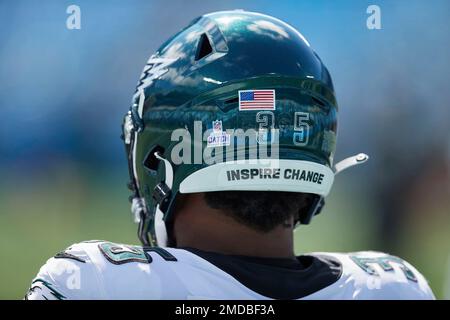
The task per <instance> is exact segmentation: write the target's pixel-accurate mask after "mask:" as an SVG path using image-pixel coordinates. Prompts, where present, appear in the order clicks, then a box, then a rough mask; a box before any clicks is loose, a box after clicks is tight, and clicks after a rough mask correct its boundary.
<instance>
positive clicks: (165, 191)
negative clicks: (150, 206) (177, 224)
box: [153, 152, 173, 247]
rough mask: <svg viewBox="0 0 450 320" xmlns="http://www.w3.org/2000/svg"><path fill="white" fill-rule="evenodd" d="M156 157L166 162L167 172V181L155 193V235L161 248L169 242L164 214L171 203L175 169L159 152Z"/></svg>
mask: <svg viewBox="0 0 450 320" xmlns="http://www.w3.org/2000/svg"><path fill="white" fill-rule="evenodd" d="M154 155H155V157H156V158H157V159H159V160H161V161H163V162H164V167H165V170H166V174H165V181H164V182H161V183H159V184H158V185H157V186H156V187H155V190H154V192H153V198H154V199H155V200H156V203H157V205H156V211H155V222H154V223H155V225H154V228H155V235H156V242H157V244H158V246H159V247H166V246H167V242H168V236H167V228H166V223H165V221H164V212H163V210H165V207H166V205H167V202H168V201H169V195H170V193H171V191H172V186H173V168H172V164H171V163H170V161H169V160H167V159H165V158H163V157H162V156H161V154H160V153H159V152H155V154H154Z"/></svg>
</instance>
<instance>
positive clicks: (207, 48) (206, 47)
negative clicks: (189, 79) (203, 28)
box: [195, 33, 213, 61]
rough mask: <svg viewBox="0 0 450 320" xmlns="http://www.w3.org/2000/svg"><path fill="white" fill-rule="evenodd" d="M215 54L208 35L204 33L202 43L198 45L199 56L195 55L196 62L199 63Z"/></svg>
mask: <svg viewBox="0 0 450 320" xmlns="http://www.w3.org/2000/svg"><path fill="white" fill-rule="evenodd" d="M212 52H213V49H212V46H211V43H210V42H209V39H208V36H207V35H206V33H203V34H202V35H201V36H200V41H199V43H198V48H197V54H196V55H195V61H198V60H200V59H202V58H204V57H206V56H207V55H209V54H210V53H212Z"/></svg>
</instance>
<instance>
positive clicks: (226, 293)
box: [25, 241, 434, 300]
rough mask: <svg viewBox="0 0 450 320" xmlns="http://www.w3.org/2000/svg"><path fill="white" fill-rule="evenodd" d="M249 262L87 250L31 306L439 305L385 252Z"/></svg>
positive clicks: (62, 258) (71, 256) (57, 266)
mask: <svg viewBox="0 0 450 320" xmlns="http://www.w3.org/2000/svg"><path fill="white" fill-rule="evenodd" d="M247 258H248V259H250V260H246V259H245V257H237V256H226V255H219V254H214V253H205V252H203V254H200V251H196V250H195V249H192V250H189V249H177V248H164V249H161V248H142V247H138V246H130V245H122V244H114V243H110V242H105V241H88V242H82V243H78V244H75V245H72V246H71V247H69V248H68V249H66V250H65V251H63V252H61V253H59V254H57V255H56V256H55V257H53V258H51V259H49V260H48V261H47V263H46V264H45V265H44V266H43V267H42V268H41V269H40V271H39V273H38V275H37V277H36V278H35V279H34V280H33V282H32V284H31V287H30V289H29V291H28V293H27V295H26V297H25V298H26V299H179V300H184V299H272V298H280V299H434V296H433V293H432V291H431V290H430V288H429V286H428V284H427V282H426V280H425V278H424V277H423V276H422V275H421V274H420V273H419V272H418V271H417V270H416V269H415V268H414V267H413V266H412V265H410V264H409V263H407V262H405V261H403V260H401V259H399V258H397V257H393V256H390V255H387V254H384V253H380V252H355V253H325V252H324V253H313V254H308V255H302V256H299V257H297V259H299V261H300V260H302V261H303V262H302V265H303V269H301V270H294V269H283V268H284V267H283V266H279V265H267V264H264V263H263V261H266V260H267V261H269V260H270V261H272V260H273V261H275V260H276V259H272V260H271V259H264V258H250V257H247ZM236 259H237V260H236ZM239 259H241V260H239ZM255 259H256V260H255ZM258 259H259V260H258ZM236 262H237V263H236ZM286 268H287V267H286ZM266 274H268V275H270V276H267V277H266ZM283 277H284V278H283ZM271 279H274V281H275V282H272V283H271V282H270V281H272V280H271Z"/></svg>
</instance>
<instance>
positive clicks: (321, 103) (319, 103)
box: [311, 97, 325, 107]
mask: <svg viewBox="0 0 450 320" xmlns="http://www.w3.org/2000/svg"><path fill="white" fill-rule="evenodd" d="M311 99H312V101H313V102H314V103H315V104H317V105H319V106H321V107H325V103H323V101H321V100H319V99H317V98H316V97H311Z"/></svg>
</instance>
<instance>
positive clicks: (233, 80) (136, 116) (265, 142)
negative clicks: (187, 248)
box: [123, 11, 367, 246]
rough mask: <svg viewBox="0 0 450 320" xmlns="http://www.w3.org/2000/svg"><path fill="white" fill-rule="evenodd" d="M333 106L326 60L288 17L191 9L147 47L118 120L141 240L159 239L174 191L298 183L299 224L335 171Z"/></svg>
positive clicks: (162, 241) (165, 239) (294, 186)
mask: <svg viewBox="0 0 450 320" xmlns="http://www.w3.org/2000/svg"><path fill="white" fill-rule="evenodd" d="M337 110H338V108H337V103H336V98H335V94H334V89H333V84H332V81H331V77H330V74H329V73H328V70H327V69H326V67H325V66H324V65H323V63H322V61H321V60H320V58H319V57H318V56H317V54H316V53H315V52H314V51H313V50H312V49H311V47H310V45H309V43H308V42H307V41H306V40H305V38H304V37H303V36H302V35H301V34H300V33H299V32H298V31H297V30H295V29H294V28H293V27H291V26H289V25H288V24H286V23H284V22H282V21H280V20H278V19H275V18H273V17H270V16H267V15H263V14H259V13H253V12H246V11H223V12H215V13H211V14H206V15H204V16H201V17H199V18H197V19H195V20H194V21H193V22H192V23H191V24H190V25H189V26H187V27H186V28H184V29H183V30H181V31H180V32H178V33H177V34H176V35H175V36H173V37H172V38H170V39H169V40H168V41H166V42H165V43H164V44H163V45H162V46H161V47H160V48H159V49H158V50H157V51H156V53H155V54H153V55H152V56H151V57H150V58H149V60H148V61H147V64H146V65H145V67H144V70H143V72H142V75H141V77H140V79H139V82H138V85H137V88H136V91H135V94H134V95H133V99H132V106H131V108H130V110H129V111H128V113H127V114H126V115H125V118H124V122H123V139H124V142H125V147H126V152H127V155H128V163H129V171H130V178H131V182H130V184H129V187H130V189H131V190H132V192H133V195H132V196H131V202H132V212H133V214H134V217H135V221H136V222H138V223H139V231H138V235H139V238H140V240H141V242H142V243H143V245H144V246H152V245H159V246H167V245H170V242H169V240H170V236H168V235H167V230H170V228H168V226H169V225H170V224H171V223H172V222H173V211H174V204H175V201H176V199H177V195H178V194H180V193H194V192H211V191H227V190H251V191H288V192H302V193H310V194H313V195H314V201H313V202H312V203H311V206H310V208H309V210H308V211H307V212H302V213H299V215H298V216H297V217H296V218H295V219H296V222H297V223H302V224H307V223H309V221H310V220H311V218H312V217H313V216H314V215H316V214H318V213H319V212H320V210H321V208H322V207H323V204H324V197H325V196H326V195H327V194H328V193H329V191H330V188H331V185H332V183H333V180H334V175H335V173H336V171H334V170H333V169H332V164H333V155H334V152H335V147H336V129H337ZM365 160H367V156H366V155H364V154H360V155H358V156H354V157H351V158H348V159H346V160H344V161H343V162H341V163H340V164H339V165H338V166H337V167H336V169H339V170H343V169H344V168H346V167H349V166H351V165H354V164H357V163H361V162H364V161H365Z"/></svg>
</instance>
